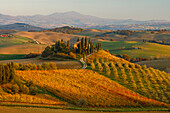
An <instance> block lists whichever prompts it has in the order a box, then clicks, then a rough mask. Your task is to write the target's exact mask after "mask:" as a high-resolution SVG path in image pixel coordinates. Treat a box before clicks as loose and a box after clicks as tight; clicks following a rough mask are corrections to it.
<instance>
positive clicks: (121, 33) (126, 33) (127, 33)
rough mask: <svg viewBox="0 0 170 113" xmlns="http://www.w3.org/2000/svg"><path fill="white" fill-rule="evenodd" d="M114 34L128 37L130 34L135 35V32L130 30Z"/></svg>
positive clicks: (118, 31)
mask: <svg viewBox="0 0 170 113" xmlns="http://www.w3.org/2000/svg"><path fill="white" fill-rule="evenodd" d="M115 33H117V34H120V35H127V36H129V35H131V34H134V33H136V31H132V30H117V31H115Z"/></svg>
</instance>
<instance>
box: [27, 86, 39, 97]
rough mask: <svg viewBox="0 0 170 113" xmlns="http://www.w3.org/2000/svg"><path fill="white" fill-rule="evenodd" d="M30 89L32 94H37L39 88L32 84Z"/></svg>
mask: <svg viewBox="0 0 170 113" xmlns="http://www.w3.org/2000/svg"><path fill="white" fill-rule="evenodd" d="M29 90H30V94H31V95H36V94H37V93H38V88H37V87H33V86H32V87H30V88H29Z"/></svg>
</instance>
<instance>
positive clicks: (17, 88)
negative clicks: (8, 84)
mask: <svg viewBox="0 0 170 113" xmlns="http://www.w3.org/2000/svg"><path fill="white" fill-rule="evenodd" d="M12 91H13V93H18V92H19V86H18V85H17V84H14V85H13V86H12Z"/></svg>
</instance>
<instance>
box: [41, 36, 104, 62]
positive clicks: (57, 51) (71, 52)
mask: <svg viewBox="0 0 170 113" xmlns="http://www.w3.org/2000/svg"><path fill="white" fill-rule="evenodd" d="M100 49H101V43H97V44H96V45H95V44H94V43H92V41H91V40H90V39H87V37H85V38H84V37H83V38H81V39H80V38H78V39H77V42H76V43H75V44H74V45H72V46H70V42H69V40H68V41H67V42H64V40H63V39H61V40H58V41H56V43H55V44H54V45H52V46H47V47H46V48H45V50H44V51H43V52H42V55H41V56H42V57H57V56H60V55H61V56H62V55H63V56H64V57H65V58H73V59H76V55H77V54H80V55H83V56H85V55H88V54H91V53H94V52H95V51H99V50H100ZM61 53H62V54H61Z"/></svg>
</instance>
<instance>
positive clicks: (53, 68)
mask: <svg viewBox="0 0 170 113" xmlns="http://www.w3.org/2000/svg"><path fill="white" fill-rule="evenodd" d="M49 68H50V70H56V69H57V66H56V64H55V63H54V62H50V63H49Z"/></svg>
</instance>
